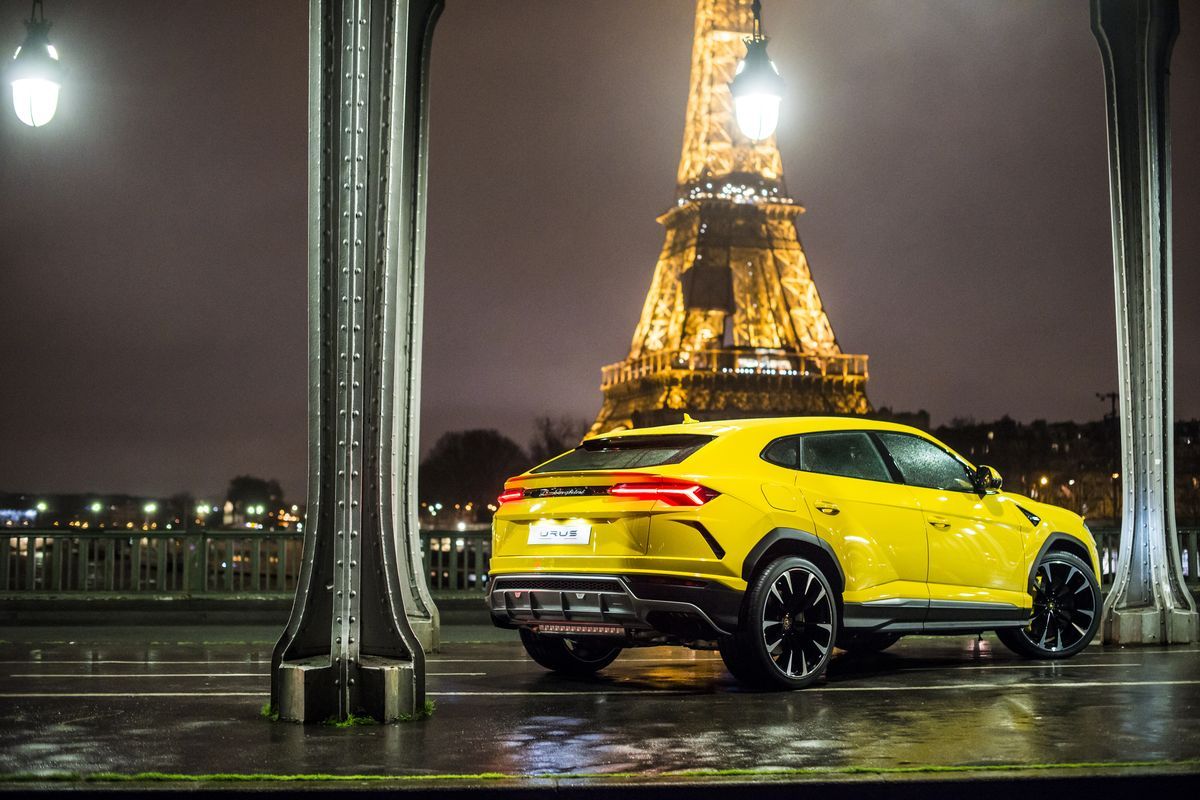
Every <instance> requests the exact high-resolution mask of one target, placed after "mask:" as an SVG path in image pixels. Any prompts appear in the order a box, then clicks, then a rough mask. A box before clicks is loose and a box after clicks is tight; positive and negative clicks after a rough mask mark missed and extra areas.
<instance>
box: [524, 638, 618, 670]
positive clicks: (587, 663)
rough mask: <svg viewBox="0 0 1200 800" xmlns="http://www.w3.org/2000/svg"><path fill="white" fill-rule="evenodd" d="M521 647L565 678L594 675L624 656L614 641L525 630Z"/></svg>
mask: <svg viewBox="0 0 1200 800" xmlns="http://www.w3.org/2000/svg"><path fill="white" fill-rule="evenodd" d="M521 644H523V645H524V646H525V652H526V653H528V654H529V657H530V658H532V659H533V660H534V661H536V662H537V663H538V664H540V665H542V666H543V667H545V668H546V669H549V670H553V671H554V672H561V673H563V674H564V675H591V674H592V673H594V672H598V671H600V670H602V669H604V668H605V667H607V666H608V665H609V664H611V663H612V662H613V661H614V660H615V659H616V657H617V656H619V655H620V654H621V645H620V644H616V643H614V642H613V641H612V640H611V639H599V638H587V639H565V638H563V637H561V636H542V635H539V634H536V633H534V632H533V631H531V630H528V629H527V628H522V629H521Z"/></svg>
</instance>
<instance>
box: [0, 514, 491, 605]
mask: <svg viewBox="0 0 1200 800" xmlns="http://www.w3.org/2000/svg"><path fill="white" fill-rule="evenodd" d="M421 544H422V549H421V552H422V560H423V561H424V564H425V567H426V569H425V575H426V579H427V580H428V581H429V586H430V588H431V589H432V590H433V591H456V590H457V591H476V592H479V593H480V594H482V593H483V592H484V591H485V590H486V588H487V574H488V563H489V562H490V561H491V553H492V541H491V533H490V531H488V530H486V529H477V530H467V531H441V530H423V531H421ZM303 546H304V536H303V534H301V533H293V532H288V531H252V532H242V531H195V532H186V533H185V532H182V531H116V530H114V531H80V530H57V529H51V530H32V529H8V530H0V592H37V593H47V592H49V593H58V592H62V593H71V592H111V593H118V594H163V595H174V594H187V595H203V594H247V595H253V594H291V593H293V592H294V591H295V588H296V579H297V576H298V574H299V571H300V562H301V558H302V554H303Z"/></svg>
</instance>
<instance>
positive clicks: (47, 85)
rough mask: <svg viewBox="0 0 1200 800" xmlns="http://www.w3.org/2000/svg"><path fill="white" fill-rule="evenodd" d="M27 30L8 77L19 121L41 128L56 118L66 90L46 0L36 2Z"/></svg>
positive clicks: (26, 24) (34, 1) (27, 22)
mask: <svg viewBox="0 0 1200 800" xmlns="http://www.w3.org/2000/svg"><path fill="white" fill-rule="evenodd" d="M25 30H26V33H25V42H24V43H23V44H22V45H21V46H20V47H18V48H17V52H16V53H14V54H13V60H12V63H11V64H9V65H8V75H7V76H6V77H7V79H8V82H9V83H10V84H11V85H12V96H13V108H14V109H15V110H16V112H17V118H18V119H20V120H21V122H24V123H25V124H26V125H28V126H30V127H32V128H40V127H42V126H43V125H45V124H46V123H48V122H49V121H50V120H52V119H53V118H54V112H55V111H57V110H58V90H59V89H60V88H62V65H61V64H59V63H58V50H56V49H55V48H54V45H52V44H50V35H49V34H50V23H49V22H47V21H46V14H45V11H44V10H43V9H42V0H33V8H32V10H31V11H30V12H29V19H28V20H26V22H25Z"/></svg>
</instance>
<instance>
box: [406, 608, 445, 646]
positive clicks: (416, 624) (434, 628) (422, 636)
mask: <svg viewBox="0 0 1200 800" xmlns="http://www.w3.org/2000/svg"><path fill="white" fill-rule="evenodd" d="M408 624H409V626H411V627H412V630H413V633H414V634H416V636H417V641H418V642H420V643H421V649H422V650H424V651H425V654H426V655H428V654H430V653H434V652H436V651H437V649H438V648H439V647H440V646H441V643H442V642H441V636H440V631H439V630H438V629H439V627H440V626H439V625H438V624H437V623H436V622H435V621H434V620H433V619H431V618H430V617H414V616H411V615H410V616H409V618H408Z"/></svg>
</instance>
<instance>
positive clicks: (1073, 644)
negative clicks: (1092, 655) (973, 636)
mask: <svg viewBox="0 0 1200 800" xmlns="http://www.w3.org/2000/svg"><path fill="white" fill-rule="evenodd" d="M1032 591H1033V616H1032V618H1031V619H1030V621H1029V624H1028V625H1026V626H1025V627H1024V628H1006V629H1001V630H998V631H996V635H997V636H999V637H1000V641H1002V642H1004V644H1005V645H1006V646H1007V647H1008V648H1009V649H1011V650H1013V651H1014V652H1016V653H1019V654H1020V655H1023V656H1026V657H1028V658H1070V657H1071V656H1073V655H1075V654H1076V653H1078V652H1079V651H1080V650H1082V649H1083V648H1085V647H1087V646H1088V643H1089V642H1091V641H1092V638H1093V637H1094V636H1095V635H1096V630H1097V629H1098V628H1099V627H1100V604H1101V600H1100V585H1099V584H1098V583H1097V582H1096V577H1095V576H1094V575H1093V574H1092V568H1091V566H1090V565H1089V564H1087V563H1086V562H1085V561H1084V560H1083V559H1081V558H1079V557H1078V556H1076V555H1074V554H1072V553H1066V552H1051V553H1047V554H1046V555H1044V556H1042V560H1041V561H1039V562H1038V565H1037V572H1035V573H1034V578H1033V587H1032Z"/></svg>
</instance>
